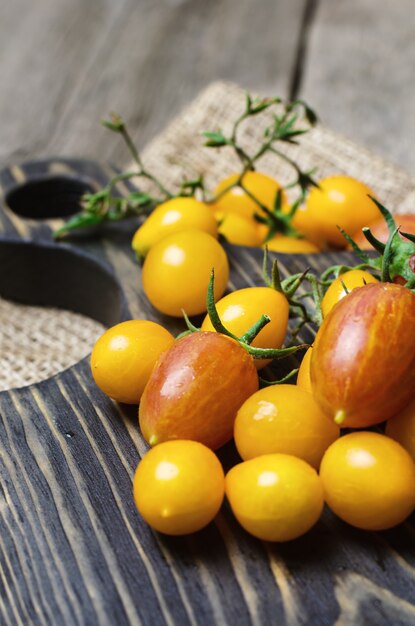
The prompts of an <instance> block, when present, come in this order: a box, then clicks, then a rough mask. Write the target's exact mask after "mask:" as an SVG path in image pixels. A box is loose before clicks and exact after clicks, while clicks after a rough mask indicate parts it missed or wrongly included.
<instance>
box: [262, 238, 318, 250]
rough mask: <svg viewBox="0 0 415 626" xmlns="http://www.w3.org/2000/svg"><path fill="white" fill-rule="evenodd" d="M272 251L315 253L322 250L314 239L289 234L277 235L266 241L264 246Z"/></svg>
mask: <svg viewBox="0 0 415 626" xmlns="http://www.w3.org/2000/svg"><path fill="white" fill-rule="evenodd" d="M265 245H266V246H267V247H268V250H271V251H272V252H282V253H283V254H314V253H315V252H320V249H319V248H318V246H316V244H315V243H313V242H312V241H308V240H307V239H301V238H299V237H288V236H287V235H275V236H274V237H273V238H272V239H270V240H269V241H267V242H266V244H264V246H265Z"/></svg>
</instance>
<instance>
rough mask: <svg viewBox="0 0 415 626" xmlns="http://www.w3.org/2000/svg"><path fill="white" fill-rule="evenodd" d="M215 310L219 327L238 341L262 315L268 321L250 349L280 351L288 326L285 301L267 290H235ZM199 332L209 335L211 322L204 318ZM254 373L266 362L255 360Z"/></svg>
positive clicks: (267, 361) (254, 288) (271, 290)
mask: <svg viewBox="0 0 415 626" xmlns="http://www.w3.org/2000/svg"><path fill="white" fill-rule="evenodd" d="M216 309H217V311H218V314H219V317H220V319H221V320H222V322H223V325H224V326H225V327H226V328H227V329H228V330H230V331H231V333H233V334H234V335H237V336H238V337H240V336H241V335H243V334H244V333H246V331H247V330H249V329H250V328H251V326H253V325H254V324H255V322H257V321H258V320H259V318H260V317H261V315H263V314H266V315H268V316H269V317H270V318H271V321H270V322H269V323H268V324H267V325H266V326H265V327H264V328H263V329H262V330H261V332H260V333H258V335H257V336H256V337H255V339H254V340H253V342H252V345H253V346H255V347H256V348H280V347H281V346H282V344H283V341H284V338H285V335H286V332H287V325H288V314H289V305H288V301H287V298H286V297H285V296H284V295H283V294H282V293H279V292H278V291H276V290H275V289H271V288H270V287H246V288H245V289H237V290H236V291H233V292H232V293H229V294H228V295H226V296H224V297H223V298H221V299H220V300H219V301H218V302H217V303H216ZM202 330H207V331H213V330H214V328H213V325H212V322H211V321H210V319H209V316H208V315H207V316H206V317H205V319H204V320H203V323H202ZM254 362H255V365H256V367H257V368H258V369H260V368H261V367H264V366H265V365H266V364H267V363H269V360H265V359H255V361H254Z"/></svg>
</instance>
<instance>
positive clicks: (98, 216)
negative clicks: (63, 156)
mask: <svg viewBox="0 0 415 626" xmlns="http://www.w3.org/2000/svg"><path fill="white" fill-rule="evenodd" d="M269 110H270V111H272V116H271V117H272V122H271V123H269V122H267V123H266V125H265V126H264V128H263V142H262V144H261V145H260V146H259V147H258V148H257V149H256V150H255V151H254V152H253V153H252V154H250V153H248V152H247V150H246V149H244V148H243V147H242V146H241V144H240V141H239V131H240V127H241V125H242V124H243V123H244V122H245V121H246V120H248V119H250V118H252V117H260V116H261V114H263V113H264V112H265V111H269ZM316 121H317V117H316V115H315V113H314V112H313V111H312V110H311V109H310V107H308V105H307V104H306V103H305V102H304V101H302V100H295V101H293V102H283V100H282V99H281V98H252V97H251V95H250V94H246V100H245V108H244V111H243V113H242V114H241V115H240V116H239V117H238V118H237V119H236V120H235V122H234V124H233V126H232V130H231V132H230V134H229V135H225V134H224V133H223V132H222V131H220V130H217V131H205V132H203V133H202V134H203V136H204V138H205V142H204V146H205V147H208V148H217V149H220V148H224V147H230V148H232V149H233V151H234V153H235V154H236V156H237V157H238V159H239V161H240V163H241V170H240V172H239V173H238V176H237V178H236V179H235V180H234V181H233V182H232V184H230V185H229V186H227V187H226V188H225V189H223V190H221V191H220V192H219V193H218V194H216V195H214V196H211V197H208V193H207V190H206V188H205V184H204V181H203V178H202V177H201V176H200V177H199V178H196V179H193V180H184V181H183V182H182V184H181V186H180V189H179V191H178V192H177V193H174V192H173V191H171V190H169V189H167V187H166V186H165V185H164V184H163V182H162V181H160V180H159V178H158V177H156V176H155V175H153V174H152V173H151V172H150V171H149V170H148V169H147V168H146V166H145V164H144V163H143V161H142V159H141V156H140V153H139V151H138V149H137V148H136V146H135V144H134V142H133V140H132V138H131V135H130V133H129V131H128V128H127V125H126V123H125V121H124V120H123V119H122V118H121V117H120V116H119V115H118V114H115V113H113V114H112V115H111V116H110V120H104V121H103V122H102V124H103V125H104V126H105V127H106V128H108V129H109V130H111V131H112V132H114V133H116V134H118V135H120V136H121V138H122V139H123V141H124V143H125V144H126V147H127V149H128V151H129V152H130V154H131V156H132V158H133V161H134V164H135V167H134V168H133V169H131V170H129V171H126V172H121V173H120V174H116V175H115V176H114V177H113V178H111V180H110V181H109V182H108V183H107V185H105V187H103V188H102V189H100V190H99V191H98V192H96V193H87V194H85V195H84V196H83V197H82V202H81V206H82V210H81V211H80V213H78V214H77V215H75V216H73V217H72V218H70V219H69V220H68V221H67V222H66V223H65V224H64V225H63V226H62V227H60V228H59V229H57V230H56V231H55V233H54V236H55V238H61V237H63V236H65V235H67V234H69V233H71V232H73V231H76V230H80V229H84V228H88V227H90V226H93V225H98V224H102V223H104V222H108V221H112V222H113V221H120V220H124V219H126V218H129V217H132V216H146V215H148V214H150V213H151V212H152V211H153V210H154V208H155V207H157V206H158V205H159V204H161V203H162V202H165V201H166V200H169V199H171V198H174V197H178V196H182V197H189V196H194V195H195V194H197V193H199V194H200V195H201V197H202V199H203V200H204V201H205V202H207V203H209V204H210V203H215V202H217V201H218V200H219V199H220V198H221V197H222V196H223V195H224V194H225V193H227V192H228V191H230V190H231V189H232V188H234V187H239V188H240V189H242V190H243V191H244V192H245V193H246V194H247V195H248V196H249V197H250V198H251V199H252V200H253V201H254V202H255V203H256V204H257V206H258V209H259V210H260V211H261V213H258V214H256V215H255V218H256V219H257V220H258V221H259V222H262V223H264V224H266V225H267V226H268V236H267V240H268V239H270V238H271V237H272V236H273V235H274V234H275V233H277V232H281V233H283V234H286V235H290V236H292V237H301V236H302V235H300V233H298V232H297V231H296V229H295V228H294V227H293V226H292V219H293V217H294V215H295V212H296V211H297V209H298V207H299V206H300V205H301V204H302V202H303V201H304V198H305V196H306V193H307V190H308V189H309V187H310V186H317V183H316V182H315V180H314V179H313V177H312V176H313V171H303V170H302V169H301V168H300V167H299V166H298V164H297V163H296V162H295V161H294V160H293V159H291V158H289V157H288V156H287V155H285V154H284V152H282V151H281V150H280V149H279V147H278V146H279V145H281V144H282V143H289V144H297V143H298V138H299V137H301V135H304V134H305V133H307V132H308V131H309V130H310V128H311V127H312V126H314V124H315V123H316ZM300 124H301V125H302V127H301V128H300V127H299V126H300ZM268 153H271V154H274V155H275V156H276V158H278V159H281V160H283V161H285V162H286V163H288V164H289V165H290V167H291V168H292V170H293V172H294V179H293V180H292V182H291V183H289V184H288V185H286V186H285V189H293V188H297V189H298V197H297V199H296V200H295V201H294V202H293V204H292V205H291V207H290V209H289V211H282V206H281V205H282V190H280V191H279V192H278V193H277V194H276V197H275V203H274V207H273V209H272V210H270V209H269V208H268V207H266V206H265V205H264V204H263V203H261V202H260V201H259V200H258V198H256V197H255V195H254V194H252V193H251V191H250V190H249V189H247V187H246V185H245V184H244V180H243V179H244V175H245V174H246V173H247V172H248V171H253V170H255V168H256V164H257V162H258V160H259V159H260V158H261V157H262V156H264V155H265V154H268ZM140 179H146V180H148V181H150V182H151V183H153V185H154V186H155V189H156V190H157V195H152V194H150V193H147V192H142V191H140V190H139V181H140ZM127 181H134V182H135V183H137V189H133V190H132V191H129V193H128V194H127V195H125V196H121V195H120V194H118V193H117V191H116V187H117V184H118V183H120V182H127Z"/></svg>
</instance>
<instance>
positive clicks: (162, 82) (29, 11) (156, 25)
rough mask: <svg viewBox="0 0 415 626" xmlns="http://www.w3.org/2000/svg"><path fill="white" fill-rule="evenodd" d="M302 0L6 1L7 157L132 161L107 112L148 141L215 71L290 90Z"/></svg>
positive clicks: (1, 13)
mask: <svg viewBox="0 0 415 626" xmlns="http://www.w3.org/2000/svg"><path fill="white" fill-rule="evenodd" d="M304 2H305V0H280V1H279V2H275V1H274V0H260V2H259V3H256V2H252V1H251V0H209V2H206V1H205V0H117V1H116V2H113V1H111V0H88V1H86V0H37V1H36V3H34V2H32V1H31V0H13V2H2V3H0V74H1V76H2V90H1V94H0V118H1V119H2V120H7V123H3V124H2V125H1V126H0V163H2V164H5V163H6V162H7V163H10V162H12V161H16V162H17V161H21V160H23V159H27V158H29V157H33V156H36V157H39V156H50V155H51V154H52V155H54V154H56V155H77V156H80V157H92V158H97V156H99V158H101V159H102V160H113V161H114V162H116V163H122V162H126V161H127V160H128V158H129V157H128V155H127V154H126V152H125V149H124V147H123V145H122V142H121V141H117V140H116V138H114V137H113V136H111V134H109V133H108V131H106V130H104V129H102V128H101V127H100V125H99V120H100V119H101V118H103V117H106V116H107V115H108V113H109V112H110V111H113V110H116V111H118V112H119V113H120V114H122V115H123V116H124V117H125V118H126V119H127V120H128V122H129V125H130V128H131V132H132V134H133V135H134V137H135V138H136V139H137V142H138V145H140V146H143V145H144V144H145V143H146V142H147V141H148V140H149V139H150V138H151V137H152V136H154V135H155V134H156V133H157V132H159V131H160V130H161V129H162V128H163V127H164V126H165V125H166V123H167V122H168V120H169V119H171V118H172V117H173V116H174V115H175V114H176V113H177V112H178V111H179V109H181V108H182V107H183V106H184V105H185V104H187V103H188V102H189V101H190V100H191V99H193V98H194V97H195V96H196V94H197V93H198V91H199V90H200V89H201V88H203V87H205V86H206V85H207V84H208V83H209V82H211V81H212V80H215V79H217V78H227V79H232V80H234V81H236V82H239V83H240V84H242V85H244V86H245V87H247V88H250V89H263V90H266V91H269V90H271V91H272V92H273V93H275V94H281V95H284V96H287V95H288V90H289V84H290V76H291V72H292V68H293V65H294V63H295V55H296V48H297V43H298V42H297V38H298V35H299V25H300V19H301V14H302V11H303V6H304Z"/></svg>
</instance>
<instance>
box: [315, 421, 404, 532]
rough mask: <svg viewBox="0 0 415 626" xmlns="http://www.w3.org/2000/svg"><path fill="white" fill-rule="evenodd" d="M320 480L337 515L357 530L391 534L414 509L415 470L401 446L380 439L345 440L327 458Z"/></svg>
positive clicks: (365, 435) (354, 436) (361, 435)
mask: <svg viewBox="0 0 415 626" xmlns="http://www.w3.org/2000/svg"><path fill="white" fill-rule="evenodd" d="M320 477H321V480H322V483H323V487H324V495H325V499H326V502H327V504H328V505H329V507H330V508H331V510H332V511H333V513H335V514H336V515H338V516H339V517H340V518H341V519H342V520H344V521H345V522H347V523H348V524H351V525H352V526H356V527H357V528H362V529H364V530H386V529H387V528H392V527H393V526H396V525H397V524H400V523H401V522H403V521H404V519H406V518H407V517H408V515H410V514H411V512H412V511H413V509H414V507H415V464H414V462H413V460H412V458H411V457H410V455H409V454H408V452H407V451H406V450H405V449H404V448H402V446H400V445H399V444H398V443H396V441H393V439H390V438H389V437H385V436H384V435H380V434H378V433H373V432H355V433H351V434H349V435H345V436H344V437H340V439H338V440H337V441H335V442H334V443H333V444H332V445H331V446H330V448H329V449H328V450H327V451H326V453H325V454H324V457H323V460H322V462H321V466H320Z"/></svg>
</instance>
